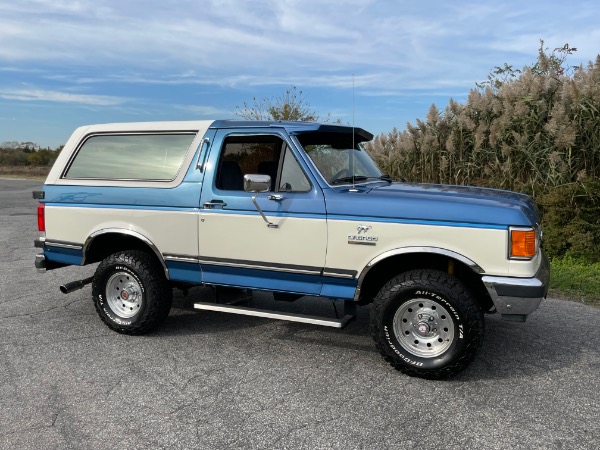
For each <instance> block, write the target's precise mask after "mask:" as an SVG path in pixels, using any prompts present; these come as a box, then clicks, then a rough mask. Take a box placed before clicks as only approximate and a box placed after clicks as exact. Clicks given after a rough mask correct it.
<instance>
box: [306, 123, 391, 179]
mask: <svg viewBox="0 0 600 450" xmlns="http://www.w3.org/2000/svg"><path fill="white" fill-rule="evenodd" d="M298 140H299V141H300V143H301V144H302V147H304V150H305V151H306V154H307V155H308V156H309V157H310V159H311V160H312V162H313V163H314V164H315V166H317V169H319V172H320V173H321V175H323V177H324V178H325V180H327V183H329V184H330V185H339V184H351V183H352V182H353V179H354V182H356V183H361V182H365V181H374V180H380V179H385V176H384V178H382V176H383V175H382V173H381V170H379V168H378V167H377V165H376V164H375V162H373V160H372V159H371V157H370V156H369V155H367V152H366V151H365V150H364V149H362V148H361V147H360V144H359V143H355V144H354V148H352V135H351V134H346V133H307V134H301V135H299V136H298Z"/></svg>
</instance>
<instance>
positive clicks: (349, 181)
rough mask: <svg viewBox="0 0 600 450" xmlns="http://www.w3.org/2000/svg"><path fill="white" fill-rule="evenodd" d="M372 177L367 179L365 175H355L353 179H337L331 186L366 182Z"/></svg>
mask: <svg viewBox="0 0 600 450" xmlns="http://www.w3.org/2000/svg"><path fill="white" fill-rule="evenodd" d="M369 178H372V177H365V176H364V175H354V176H353V177H340V178H336V179H335V180H333V181H332V182H331V184H342V183H352V180H354V181H365V180H368V179H369Z"/></svg>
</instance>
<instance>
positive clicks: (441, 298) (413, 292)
mask: <svg viewBox="0 0 600 450" xmlns="http://www.w3.org/2000/svg"><path fill="white" fill-rule="evenodd" d="M416 299H425V300H429V301H433V302H435V303H437V304H439V305H440V306H442V307H444V308H445V309H446V310H447V311H448V313H449V314H450V320H452V323H453V325H454V338H453V341H452V342H451V343H450V346H449V347H448V348H447V349H446V350H445V351H444V352H443V353H442V354H441V355H438V356H435V357H432V358H426V357H422V356H418V355H415V354H413V353H411V352H409V351H408V350H406V349H405V348H404V347H403V346H402V344H401V343H400V341H399V339H398V337H397V336H396V333H395V332H394V323H393V322H394V316H395V314H396V312H397V311H398V309H399V308H401V307H402V305H404V304H405V303H406V302H410V301H412V300H416ZM464 322H465V320H464V317H463V315H462V313H461V311H460V309H459V307H458V305H457V304H456V303H455V302H453V301H452V299H451V298H449V296H448V295H446V294H445V293H443V292H439V291H436V290H434V289H431V288H427V289H425V288H414V287H411V288H403V289H400V290H399V291H398V292H397V293H396V294H395V295H393V296H391V298H390V300H389V301H388V302H387V304H386V305H385V306H384V308H383V310H382V315H381V332H382V334H383V336H381V338H382V339H381V341H380V342H382V343H383V344H384V345H385V346H386V347H387V349H386V350H387V353H388V354H389V355H390V356H391V357H392V358H394V359H395V360H397V361H398V362H399V363H401V364H403V365H405V366H407V367H412V368H414V369H417V370H438V369H441V368H443V367H445V366H448V365H450V364H452V363H453V362H454V361H455V360H457V359H458V358H459V357H460V356H461V355H462V354H463V352H464V350H465V347H466V339H465V336H464V329H465V327H464Z"/></svg>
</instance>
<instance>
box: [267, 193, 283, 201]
mask: <svg viewBox="0 0 600 450" xmlns="http://www.w3.org/2000/svg"><path fill="white" fill-rule="evenodd" d="M268 198H269V200H273V201H276V202H280V201H281V200H283V195H281V194H271V195H269V197H268Z"/></svg>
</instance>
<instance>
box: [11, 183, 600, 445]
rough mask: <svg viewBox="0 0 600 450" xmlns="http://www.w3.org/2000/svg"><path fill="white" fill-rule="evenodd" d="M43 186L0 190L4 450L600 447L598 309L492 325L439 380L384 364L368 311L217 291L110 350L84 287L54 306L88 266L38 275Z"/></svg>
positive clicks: (569, 308)
mask: <svg viewBox="0 0 600 450" xmlns="http://www.w3.org/2000/svg"><path fill="white" fill-rule="evenodd" d="M40 185H41V183H40V182H35V181H27V180H7V179H0V448H1V449H11V450H12V449H34V448H35V449H83V448H85V449H116V448H120V449H138V448H139V449H163V448H164V449H167V448H168V449H193V448H198V449H220V448H260V449H271V448H294V449H296V448H306V449H321V448H323V449H355V448H364V449H384V448H394V449H421V448H437V449H451V448H455V449H459V448H460V449H508V448H519V449H534V448H540V449H597V448H599V447H600V444H599V443H600V375H599V374H600V350H599V349H600V309H597V308H592V307H590V306H586V305H583V304H579V303H576V302H570V301H563V300H555V299H548V300H546V301H544V302H543V303H542V305H541V307H540V309H539V310H538V311H536V312H534V313H533V314H532V315H531V316H530V317H529V319H528V321H527V322H526V323H508V322H502V321H501V320H500V317H498V316H497V315H492V316H488V317H487V318H486V337H485V341H484V344H483V348H482V350H481V352H480V353H479V355H478V357H477V358H476V360H475V361H474V362H473V363H472V364H471V366H470V367H469V368H468V369H467V370H466V371H465V372H463V373H462V374H460V375H459V376H457V377H455V378H452V379H451V380H447V381H427V380H422V379H418V378H410V377H407V376H405V375H403V374H401V373H400V372H397V371H395V370H394V369H393V368H392V367H390V366H389V365H388V364H387V363H385V361H384V360H383V359H382V358H381V357H380V355H379V353H378V352H377V351H376V350H375V347H374V344H373V342H372V340H371V337H370V335H369V330H368V318H369V308H368V307H366V308H361V309H360V310H359V314H358V317H357V320H356V321H354V322H352V323H351V324H350V325H349V326H347V327H346V328H345V329H343V330H335V329H329V328H322V327H318V326H313V325H305V324H298V323H288V322H282V321H276V320H270V319H261V318H254V317H245V316H237V315H230V314H224V313H217V312H209V311H206V312H201V311H196V310H194V309H193V308H192V304H193V302H194V301H199V300H200V301H202V300H205V301H206V300H207V299H209V298H211V296H214V295H215V294H214V291H213V290H212V289H210V288H200V287H199V288H194V289H192V290H190V292H189V293H188V295H187V296H184V295H183V294H182V293H181V292H179V291H178V292H177V293H176V295H175V302H174V307H173V309H172V310H171V314H170V315H169V317H168V318H167V320H166V322H165V323H164V325H163V326H162V327H161V328H160V329H159V330H157V331H156V332H154V333H151V334H149V335H145V336H139V337H131V336H123V335H120V334H117V333H115V332H113V331H110V330H109V329H108V328H107V327H106V326H105V325H103V323H102V322H101V321H100V319H99V318H98V317H97V316H96V312H95V310H94V306H93V304H92V301H91V290H90V286H87V287H86V288H84V289H82V290H79V291H76V292H73V293H71V294H69V295H63V294H62V293H60V292H59V289H58V286H59V285H60V284H62V283H65V282H68V281H73V280H76V279H81V278H85V277H87V276H90V275H91V274H92V273H93V270H94V266H91V267H87V266H86V267H69V268H63V269H59V270H54V271H50V272H47V273H45V274H39V273H37V271H36V270H35V268H34V265H33V263H34V258H35V255H36V253H37V249H34V247H33V239H34V238H35V237H36V236H38V231H37V222H36V204H37V201H36V200H33V199H32V198H31V191H32V190H34V189H38V188H39V187H40ZM256 295H258V296H268V295H269V294H256ZM298 305H299V306H298V308H305V307H309V306H316V307H318V308H322V309H325V308H330V304H329V303H327V302H326V301H324V300H319V299H303V300H301V301H300V303H298Z"/></svg>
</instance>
